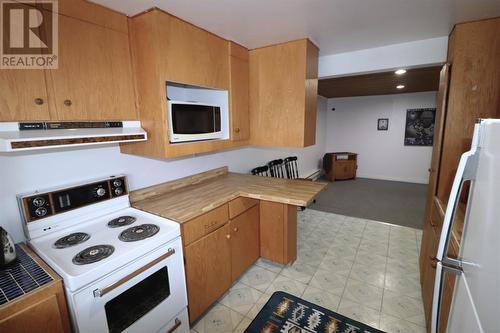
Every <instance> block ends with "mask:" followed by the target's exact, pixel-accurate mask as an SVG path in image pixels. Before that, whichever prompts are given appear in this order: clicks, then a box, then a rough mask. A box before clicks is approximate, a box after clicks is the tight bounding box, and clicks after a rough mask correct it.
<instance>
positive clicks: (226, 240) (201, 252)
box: [184, 224, 231, 322]
mask: <svg viewBox="0 0 500 333" xmlns="http://www.w3.org/2000/svg"><path fill="white" fill-rule="evenodd" d="M230 237H231V236H230V231H229V225H228V224H226V225H224V226H223V227H221V228H219V229H217V230H216V231H214V232H212V233H210V234H208V235H206V236H205V237H203V238H201V239H199V240H197V241H196V242H194V243H191V244H190V245H188V246H186V248H185V250H184V258H185V265H186V282H187V291H188V302H189V320H190V321H191V322H194V321H195V320H196V319H197V318H198V317H199V316H200V315H201V314H202V313H203V312H204V311H205V310H206V309H207V308H208V307H209V306H210V305H211V304H212V303H213V302H215V301H216V300H217V299H219V297H220V296H222V294H224V292H226V290H227V289H228V288H229V287H230V286H231V254H230V251H231V245H230Z"/></svg>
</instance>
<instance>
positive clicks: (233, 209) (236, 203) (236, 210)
mask: <svg viewBox="0 0 500 333" xmlns="http://www.w3.org/2000/svg"><path fill="white" fill-rule="evenodd" d="M258 204H259V200H258V199H252V198H244V197H239V198H236V199H234V200H232V201H230V202H229V218H230V219H232V218H234V217H236V216H238V215H240V214H241V213H243V212H244V211H246V210H247V209H249V208H252V207H253V206H255V205H258Z"/></svg>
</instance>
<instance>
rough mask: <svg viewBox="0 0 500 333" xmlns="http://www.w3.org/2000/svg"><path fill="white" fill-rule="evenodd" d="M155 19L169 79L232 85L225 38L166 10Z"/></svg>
mask: <svg viewBox="0 0 500 333" xmlns="http://www.w3.org/2000/svg"><path fill="white" fill-rule="evenodd" d="M145 15H149V13H147V14H145ZM156 19H157V21H156V24H157V26H158V28H159V30H158V33H159V35H158V37H159V39H158V41H157V42H158V43H159V48H160V53H161V54H162V63H161V68H163V70H164V73H163V74H164V75H165V76H164V78H165V80H166V81H173V82H178V83H186V84H191V85H197V86H202V87H210V88H220V89H226V90H227V89H229V50H228V47H227V43H228V42H227V41H226V40H224V39H222V38H220V37H218V36H216V35H214V34H212V33H209V32H208V31H206V30H203V29H201V28H198V27H196V26H194V25H192V24H189V23H187V22H185V21H183V20H181V19H179V18H177V17H175V16H172V15H170V14H168V13H165V12H161V11H157V15H156Z"/></svg>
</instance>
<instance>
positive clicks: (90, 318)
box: [72, 238, 189, 333]
mask: <svg viewBox="0 0 500 333" xmlns="http://www.w3.org/2000/svg"><path fill="white" fill-rule="evenodd" d="M182 258H183V255H182V244H181V241H180V238H177V239H176V240H174V241H172V242H170V243H168V244H167V245H165V246H162V247H160V248H159V249H156V250H155V251H153V252H151V253H150V254H148V255H147V256H145V257H142V258H140V259H138V260H136V261H134V262H132V263H131V264H129V265H127V266H126V267H124V268H122V269H120V270H119V271H117V272H113V273H112V274H110V275H109V276H107V277H106V278H104V279H101V280H99V281H97V282H96V283H94V284H93V285H91V286H89V287H87V288H85V289H83V290H82V291H79V292H77V293H76V294H74V295H73V297H72V303H73V304H72V305H73V306H72V312H73V315H74V318H73V320H74V326H75V328H76V329H77V331H78V332H80V333H86V332H92V333H94V332H140V333H144V332H158V331H159V330H160V329H162V330H165V328H166V325H167V324H169V322H173V323H175V324H176V327H174V328H176V329H175V330H174V331H175V332H187V331H189V323H187V322H186V323H182V319H180V318H177V320H176V318H175V317H176V316H177V315H178V314H179V313H181V311H183V309H185V308H186V306H187V297H186V283H185V278H184V265H183V259H182ZM179 321H180V323H179ZM168 330H169V329H167V331H168ZM172 332H173V331H172ZM162 333H163V332H162Z"/></svg>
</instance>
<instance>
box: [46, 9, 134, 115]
mask: <svg viewBox="0 0 500 333" xmlns="http://www.w3.org/2000/svg"><path fill="white" fill-rule="evenodd" d="M46 73H47V84H48V92H49V96H50V98H51V103H53V105H54V109H55V112H56V114H57V115H56V117H55V118H57V120H130V119H137V116H136V110H135V97H134V89H133V78H132V68H131V61H130V50H129V43H128V35H127V34H125V33H122V32H117V31H114V30H111V29H107V28H104V27H101V26H98V25H95V24H91V23H87V22H83V21H80V20H77V19H74V18H71V17H67V16H63V15H59V68H58V69H56V70H47V72H46Z"/></svg>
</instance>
